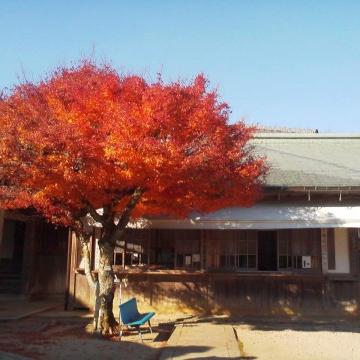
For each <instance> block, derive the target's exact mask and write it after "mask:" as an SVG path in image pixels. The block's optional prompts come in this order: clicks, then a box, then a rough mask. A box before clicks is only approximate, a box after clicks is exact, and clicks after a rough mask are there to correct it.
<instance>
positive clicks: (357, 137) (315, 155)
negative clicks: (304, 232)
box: [252, 133, 360, 187]
mask: <svg viewBox="0 0 360 360" xmlns="http://www.w3.org/2000/svg"><path fill="white" fill-rule="evenodd" d="M252 143H253V145H254V146H255V152H256V153H258V154H260V155H265V156H266V157H267V161H268V164H269V165H270V172H269V174H268V176H267V178H266V181H265V182H266V185H267V186H276V187H278V186H280V187H304V186H311V187H312V186H318V187H349V186H352V187H353V186H360V134H315V133H314V134H291V133H290V134H288V133H269V134H265V133H259V134H257V135H256V137H255V139H253V140H252Z"/></svg>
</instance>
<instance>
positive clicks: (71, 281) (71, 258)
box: [65, 230, 78, 310]
mask: <svg viewBox="0 0 360 360" xmlns="http://www.w3.org/2000/svg"><path fill="white" fill-rule="evenodd" d="M77 245H78V244H77V239H76V236H75V233H73V232H72V231H70V230H69V237H68V259H67V261H68V263H67V283H66V298H65V309H66V310H72V309H73V308H74V305H75V296H76V272H75V271H76V267H77V258H78V246H77Z"/></svg>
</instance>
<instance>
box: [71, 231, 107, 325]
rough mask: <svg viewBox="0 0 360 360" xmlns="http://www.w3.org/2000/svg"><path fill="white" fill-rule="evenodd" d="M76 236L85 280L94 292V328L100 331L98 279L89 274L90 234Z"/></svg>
mask: <svg viewBox="0 0 360 360" xmlns="http://www.w3.org/2000/svg"><path fill="white" fill-rule="evenodd" d="M76 236H77V238H78V239H79V240H80V244H81V249H82V259H83V264H84V271H85V276H86V280H87V282H88V284H89V288H90V291H92V292H93V293H94V299H95V303H94V322H93V326H94V330H95V331H101V324H100V322H99V312H100V297H99V288H100V286H99V281H98V279H96V278H95V277H94V276H93V275H92V274H91V266H90V251H89V242H90V236H89V235H86V234H82V233H77V234H76Z"/></svg>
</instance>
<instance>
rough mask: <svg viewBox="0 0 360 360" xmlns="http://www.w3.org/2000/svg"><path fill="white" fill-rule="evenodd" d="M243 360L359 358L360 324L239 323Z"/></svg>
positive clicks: (340, 359) (344, 359)
mask: <svg viewBox="0 0 360 360" xmlns="http://www.w3.org/2000/svg"><path fill="white" fill-rule="evenodd" d="M236 333H237V336H238V339H239V342H240V351H241V356H242V359H254V360H255V359H256V360H275V359H276V360H289V359H291V360H359V359H360V326H359V324H356V323H353V324H351V323H346V324H329V325H326V324H274V323H272V324H251V325H248V324H247V325H245V324H243V325H238V326H236Z"/></svg>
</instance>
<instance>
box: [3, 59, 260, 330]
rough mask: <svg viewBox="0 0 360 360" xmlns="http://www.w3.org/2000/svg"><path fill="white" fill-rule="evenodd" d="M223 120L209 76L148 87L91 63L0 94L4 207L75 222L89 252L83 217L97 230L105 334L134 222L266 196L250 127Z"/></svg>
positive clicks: (226, 114)
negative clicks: (117, 262)
mask: <svg viewBox="0 0 360 360" xmlns="http://www.w3.org/2000/svg"><path fill="white" fill-rule="evenodd" d="M228 119H229V107H228V105H227V104H226V103H223V102H220V101H219V98H218V95H217V93H216V91H209V90H208V88H207V80H206V78H205V77H204V76H203V75H199V76H197V77H196V78H195V79H194V80H193V81H192V82H191V83H188V84H185V83H182V82H174V83H170V84H166V83H164V82H163V81H162V80H161V79H158V80H157V81H155V82H147V81H146V80H145V79H144V78H142V77H140V76H128V75H120V74H118V73H117V72H116V71H115V70H114V69H113V68H112V67H110V66H106V65H100V66H99V65H96V64H94V63H92V62H90V61H83V62H81V63H79V64H78V65H76V66H74V67H70V68H64V67H62V68H59V69H57V70H56V71H54V72H53V73H52V74H51V75H49V76H48V77H47V78H45V79H44V80H42V81H40V82H39V83H36V84H34V83H29V82H24V83H22V84H20V85H18V86H16V87H14V89H12V90H11V91H10V92H9V93H8V94H5V95H3V96H2V97H1V99H0V128H1V132H0V184H1V187H0V208H5V209H19V208H33V209H35V210H36V211H37V212H38V213H39V214H41V215H42V216H43V217H45V218H46V219H48V221H50V222H52V223H56V224H62V225H65V226H69V227H70V228H72V229H73V230H74V231H75V232H76V233H77V235H78V236H79V238H80V240H81V241H82V243H83V249H84V255H85V257H86V255H87V231H86V229H87V225H88V224H87V221H88V217H89V216H88V214H90V215H91V216H92V218H93V219H94V220H95V221H97V222H99V223H101V225H102V227H103V232H102V238H101V239H100V241H99V244H98V245H99V248H100V264H99V285H100V288H99V289H100V290H99V298H100V303H101V311H102V315H103V316H102V321H101V322H100V325H99V326H100V327H102V328H103V329H104V330H105V331H107V330H108V329H109V328H111V327H113V326H114V325H115V319H114V316H113V313H112V302H113V272H112V268H111V263H112V259H113V252H114V247H115V245H116V242H117V241H118V240H119V239H120V238H121V236H122V235H123V233H124V229H125V227H126V226H127V224H128V222H129V220H130V219H137V218H139V217H146V216H149V215H150V216H161V215H166V216H173V217H186V216H187V215H188V214H189V213H191V212H193V211H197V212H209V211H213V210H216V209H219V208H222V207H225V206H232V205H237V206H239V205H240V206H249V205H251V204H252V203H253V202H254V201H255V200H256V199H258V197H259V196H260V180H261V178H262V175H263V174H264V172H265V168H266V166H265V164H264V159H261V158H257V157H256V156H254V155H253V153H252V151H251V147H250V146H249V144H248V141H249V139H251V137H252V136H253V133H254V131H255V129H254V128H253V127H247V126H246V125H245V124H244V123H243V122H238V123H236V124H229V122H228ZM97 209H102V211H97ZM86 215H87V216H86ZM89 273H90V272H89V271H88V275H89ZM88 278H89V282H90V283H91V281H93V279H92V278H91V274H90V275H89V277H88Z"/></svg>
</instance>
